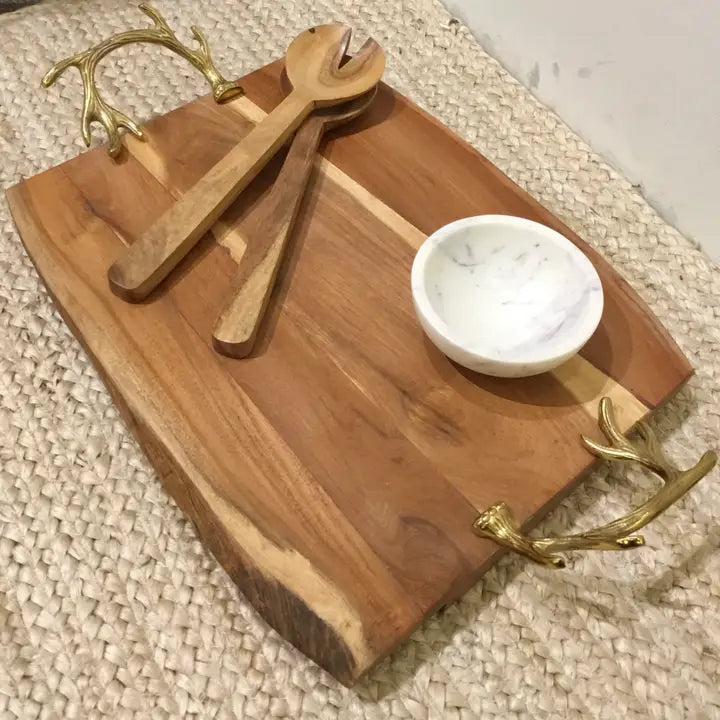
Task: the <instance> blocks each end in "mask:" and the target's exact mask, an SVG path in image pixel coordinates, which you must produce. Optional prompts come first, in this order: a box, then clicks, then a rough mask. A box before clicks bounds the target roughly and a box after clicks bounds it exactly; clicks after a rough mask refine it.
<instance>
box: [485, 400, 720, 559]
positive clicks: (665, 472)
mask: <svg viewBox="0 0 720 720" xmlns="http://www.w3.org/2000/svg"><path fill="white" fill-rule="evenodd" d="M598 424H599V426H600V429H601V430H602V431H603V433H604V434H605V436H606V437H607V438H608V441H609V442H610V446H605V445H600V444H599V443H597V442H595V441H593V440H590V439H589V438H586V437H584V436H583V438H582V439H583V442H584V443H585V446H586V447H587V448H588V449H589V450H590V451H591V452H592V453H594V454H595V455H597V456H598V457H602V458H604V459H606V460H625V461H630V462H637V463H639V464H640V465H642V466H643V467H645V468H647V469H649V470H651V471H652V472H653V473H655V474H656V475H658V476H659V477H660V478H662V480H663V481H664V485H663V487H662V488H660V490H659V491H658V492H657V493H656V494H655V495H654V496H653V497H651V498H650V499H649V500H647V501H646V502H644V503H643V504H642V505H640V506H639V507H636V508H635V509H634V510H631V511H630V512H629V513H628V514H627V515H625V516H624V517H621V518H618V519H617V520H613V521H612V522H609V523H607V524H605V525H603V526H601V527H599V528H595V529H594V530H589V531H587V532H584V533H578V534H577V535H569V536H567V537H548V538H534V537H530V536H528V535H525V534H524V533H523V532H522V530H521V529H520V526H519V525H518V523H517V521H516V520H515V518H514V516H513V514H512V510H511V509H510V508H509V507H508V506H507V504H506V503H504V502H499V503H495V504H494V505H492V506H490V507H489V508H487V509H486V510H485V511H484V512H483V513H481V515H480V516H479V517H478V518H477V520H475V523H474V524H473V530H474V531H475V532H476V533H477V534H478V535H480V536H481V537H485V538H489V539H491V540H494V541H495V542H496V543H498V544H500V545H504V546H505V547H508V548H510V549H511V550H514V551H515V552H517V553H519V554H520V555H524V556H525V557H527V558H530V559H531V560H534V561H535V562H538V563H541V564H545V565H552V566H554V567H563V566H564V564H565V563H564V560H563V559H562V558H561V557H559V556H558V555H554V554H553V553H557V552H565V551H567V550H627V549H629V548H633V547H640V546H641V545H643V544H644V543H645V540H644V539H643V537H642V536H640V535H632V533H635V532H637V531H638V530H639V529H640V528H643V527H645V525H647V524H648V523H649V522H651V521H652V520H654V519H655V518H656V517H657V516H658V515H660V514H661V513H663V512H665V510H667V509H668V507H670V505H672V504H673V503H674V502H676V501H677V500H679V499H680V498H681V497H682V496H683V495H684V494H685V493H686V492H688V491H689V490H690V488H692V487H693V486H694V485H695V484H696V483H698V482H699V481H700V480H702V478H703V477H705V475H707V474H708V473H709V472H710V471H711V470H712V469H713V467H715V464H716V462H717V456H716V454H715V453H714V452H712V451H708V452H706V453H705V454H704V455H703V456H702V457H701V458H700V460H698V462H697V463H695V465H693V466H692V467H691V468H689V469H687V470H679V469H678V468H676V467H675V465H673V464H672V463H671V462H670V461H669V460H667V459H666V458H665V456H664V454H663V453H662V450H661V448H660V443H659V442H658V441H657V438H656V437H655V435H654V433H653V432H652V430H651V429H650V428H649V427H648V426H647V425H644V424H642V423H639V424H638V425H637V430H638V434H639V435H640V437H639V438H637V439H635V440H629V439H628V438H626V437H625V436H624V435H623V434H622V432H621V431H620V428H619V427H618V425H617V424H616V422H615V415H614V413H613V407H612V401H611V400H610V398H607V397H606V398H603V399H602V400H601V401H600V417H599V420H598Z"/></svg>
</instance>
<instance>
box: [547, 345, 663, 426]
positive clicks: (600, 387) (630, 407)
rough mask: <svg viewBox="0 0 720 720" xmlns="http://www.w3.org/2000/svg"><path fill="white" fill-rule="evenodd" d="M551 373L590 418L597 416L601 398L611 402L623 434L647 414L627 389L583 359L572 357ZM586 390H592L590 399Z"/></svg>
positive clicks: (644, 408)
mask: <svg viewBox="0 0 720 720" xmlns="http://www.w3.org/2000/svg"><path fill="white" fill-rule="evenodd" d="M550 372H551V374H552V375H553V376H554V377H555V378H556V379H557V380H558V381H559V382H560V383H562V385H563V387H564V388H565V389H566V390H567V391H568V392H569V393H570V394H571V395H572V396H573V397H574V398H576V399H577V400H578V403H579V404H580V405H582V406H583V407H584V408H585V410H586V411H587V412H588V413H589V414H590V415H591V416H592V417H595V418H596V417H597V416H598V409H599V405H600V398H602V397H609V398H611V399H612V401H613V404H614V406H615V409H616V410H617V413H616V415H617V422H618V425H619V426H620V428H621V430H622V431H623V432H627V431H628V430H629V429H630V428H631V427H632V426H633V425H634V424H635V423H636V422H637V421H638V420H641V419H642V418H643V417H645V415H647V414H648V413H649V412H650V408H648V407H646V406H645V405H644V404H643V403H642V402H640V400H638V398H636V397H635V396H634V395H633V394H632V393H631V392H630V391H629V390H628V389H627V388H625V387H624V386H623V385H621V384H620V383H618V382H616V381H615V380H613V379H612V378H610V377H608V376H607V375H605V373H603V372H601V371H600V370H598V369H597V368H596V367H595V366H594V365H593V364H592V363H590V362H588V361H587V360H586V359H585V358H584V357H583V356H582V355H575V357H573V358H571V359H570V360H568V361H567V362H565V363H563V364H562V365H561V366H560V367H558V368H555V370H551V371H550ZM588 388H593V391H592V394H591V395H590V396H589V397H588Z"/></svg>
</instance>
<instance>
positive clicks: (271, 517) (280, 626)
mask: <svg viewBox="0 0 720 720" xmlns="http://www.w3.org/2000/svg"><path fill="white" fill-rule="evenodd" d="M281 68H282V66H281V64H280V63H275V64H273V65H270V66H268V67H266V68H263V69H261V70H258V71H257V72H254V73H252V74H251V75H249V76H247V77H246V78H245V79H244V82H243V85H244V87H245V89H246V91H247V96H246V97H243V98H240V99H238V100H236V101H233V102H232V103H231V104H229V105H225V106H218V105H215V104H214V103H213V102H212V100H210V99H208V98H203V99H200V100H198V101H196V102H192V103H190V104H188V105H185V106H183V107H181V108H178V109H177V110H175V111H173V112H171V113H169V114H168V115H165V116H163V117H158V118H156V119H154V120H153V121H152V122H151V123H150V124H149V125H148V127H147V141H146V142H141V141H138V140H136V139H134V138H128V139H127V141H126V142H127V152H125V153H124V156H123V157H122V158H121V160H120V161H119V162H117V163H116V162H114V161H112V160H111V159H110V158H109V157H108V156H107V154H106V153H105V150H104V149H102V148H101V149H97V150H93V151H91V152H89V153H87V154H84V155H82V156H80V157H77V158H75V159H73V160H71V161H70V162H67V163H65V164H63V165H61V166H59V167H56V168H53V169H51V170H49V171H47V172H44V173H41V174H40V175H37V176H35V177H32V178H30V179H29V180H27V181H25V182H23V183H21V184H20V185H17V186H16V187H14V188H12V189H11V190H9V191H8V199H9V202H10V206H11V209H12V213H13V217H14V219H15V222H16V224H17V227H18V229H19V231H20V234H21V236H22V239H23V242H24V243H25V246H26V248H27V251H28V253H29V255H30V257H31V258H32V259H33V261H34V262H35V265H36V266H37V269H38V271H39V273H40V274H41V276H42V277H43V279H44V281H45V283H46V285H47V287H48V290H49V291H50V293H51V294H52V296H53V298H54V300H55V303H56V304H57V306H58V308H59V310H60V311H61V312H62V313H63V316H64V317H65V319H66V321H67V322H68V324H69V325H70V326H71V327H72V329H73V331H74V333H75V335H76V336H77V337H78V339H79V340H80V341H81V342H82V343H83V345H84V346H85V348H86V349H87V351H88V353H89V355H90V356H91V357H92V359H93V361H94V363H95V365H96V367H97V369H98V371H99V372H100V374H101V375H102V376H103V378H104V379H105V382H106V384H107V386H108V388H109V390H110V392H111V393H112V394H113V396H114V398H115V400H116V402H117V404H118V406H119V407H120V408H121V410H122V411H123V412H124V416H125V418H126V420H127V422H128V425H129V426H130V427H131V428H132V429H133V431H134V432H135V434H136V436H137V438H138V440H139V442H140V443H141V444H142V446H143V448H144V449H145V451H146V453H147V455H148V457H149V458H150V460H151V461H152V463H153V464H154V466H155V468H156V469H157V472H158V474H159V475H160V477H161V479H162V480H163V482H164V483H165V485H166V487H167V489H168V491H169V492H170V493H171V494H172V495H173V497H174V498H175V500H176V501H177V502H178V504H179V505H180V507H181V508H182V509H183V510H184V511H185V512H186V513H187V515H188V516H189V517H190V518H191V519H192V521H193V522H194V523H195V525H196V526H197V529H198V532H199V534H200V536H201V537H202V539H203V540H204V542H205V543H206V544H207V547H208V548H209V549H210V550H211V551H212V552H213V553H214V554H215V556H216V557H217V558H218V560H219V561H220V562H221V563H222V565H223V566H224V567H225V568H226V570H227V571H228V573H229V574H230V575H231V577H232V578H233V579H234V581H235V582H236V583H237V584H238V586H239V587H240V588H241V590H242V591H243V592H244V593H245V595H246V596H247V597H248V599H249V600H250V601H251V602H252V603H253V604H254V605H255V607H256V608H257V609H258V611H259V612H260V613H261V614H262V615H263V616H264V617H265V618H266V619H267V621H268V622H269V623H270V624H271V625H272V626H273V627H275V628H276V629H277V630H278V631H279V632H280V633H281V634H282V635H284V636H285V637H286V638H287V639H288V640H289V641H290V642H292V643H293V644H294V645H296V646H297V647H298V648H300V649H301V650H302V651H303V652H304V653H306V654H307V655H309V656H310V657H311V658H313V659H314V660H315V661H317V662H318V663H319V664H320V665H321V666H323V667H324V668H326V669H327V670H329V671H330V672H331V673H332V674H333V675H334V676H335V677H337V678H338V679H339V680H341V681H342V682H344V683H352V682H354V681H355V680H357V679H358V677H360V676H361V675H362V674H363V673H364V672H365V671H367V670H368V668H370V667H371V666H372V665H373V664H374V663H375V662H376V661H377V660H378V659H379V658H381V657H383V656H384V655H385V654H386V653H388V652H389V651H390V650H392V648H393V647H394V646H396V645H397V644H398V643H399V642H400V641H401V640H402V639H403V638H405V637H406V636H407V635H408V634H409V633H410V632H411V631H412V629H413V628H414V627H415V626H416V625H417V624H418V623H419V622H420V621H421V620H422V618H423V617H424V616H425V615H427V614H428V613H430V612H432V611H433V610H434V609H435V608H437V607H439V606H441V605H443V604H445V603H448V602H450V601H452V600H453V599H455V598H457V597H458V596H459V595H461V594H462V593H463V592H464V591H465V590H466V589H467V588H468V587H469V586H471V585H472V584H473V583H475V582H476V581H477V580H478V578H479V577H480V576H481V575H482V574H483V573H484V572H485V571H486V570H487V569H488V568H489V567H490V566H491V565H492V564H493V562H495V560H496V559H497V558H498V557H499V555H500V554H501V551H500V550H499V549H498V547H497V546H496V545H494V544H493V543H491V542H489V541H487V540H482V539H480V538H478V537H477V536H476V535H475V534H473V532H472V523H473V521H474V520H475V518H476V516H477V515H478V513H479V511H481V510H483V509H484V508H486V507H487V506H488V505H490V504H492V503H493V502H496V501H498V500H506V501H507V502H508V503H509V504H510V505H511V506H512V508H513V509H514V511H515V514H516V516H517V517H518V518H519V519H520V520H521V521H522V522H525V524H526V527H531V526H532V523H534V522H536V521H537V520H538V519H539V518H540V517H542V516H543V515H544V514H545V513H547V512H548V511H549V510H550V509H551V508H552V507H553V506H554V505H555V504H556V503H557V502H558V501H559V500H560V499H561V498H562V497H563V496H564V495H565V494H566V493H567V492H568V491H569V490H570V489H571V488H572V487H573V485H574V484H575V483H576V482H577V481H578V479H579V478H580V477H581V475H582V474H583V473H584V472H585V471H587V470H588V468H589V467H590V466H591V465H592V464H593V462H594V458H593V456H592V455H590V454H589V453H588V451H587V450H586V449H584V447H583V446H582V445H581V443H580V440H579V437H580V434H581V433H585V434H587V435H589V436H590V437H593V438H596V439H598V440H601V439H602V437H601V436H600V433H599V431H598V429H597V425H596V422H597V404H598V399H599V398H600V397H601V396H603V395H609V396H611V397H612V398H613V400H614V403H615V406H616V408H617V410H618V414H619V420H620V422H621V424H622V426H623V428H624V429H627V428H629V427H630V425H631V424H632V423H634V422H635V421H637V420H638V419H640V418H641V417H643V416H645V415H646V414H647V413H648V412H650V411H652V410H653V409H654V408H655V407H657V406H658V405H659V404H660V403H662V402H663V401H664V400H665V399H666V398H668V396H670V395H671V394H672V393H673V392H674V391H675V390H676V389H677V388H678V387H679V386H680V385H681V384H682V383H683V382H684V381H685V380H687V378H688V377H689V375H690V374H691V367H690V365H689V364H688V362H687V360H686V359H685V357H683V355H682V354H681V352H680V351H679V350H678V348H677V347H676V345H675V344H674V343H673V341H672V340H671V339H670V338H669V337H668V335H667V333H666V332H665V330H664V329H663V328H662V327H661V325H660V324H659V322H658V321H657V320H656V319H655V318H654V317H653V316H652V315H651V313H650V312H649V310H648V309H647V307H646V306H645V305H644V303H643V302H642V301H641V300H640V299H639V298H638V296H637V295H636V294H635V293H634V292H633V291H632V290H631V289H630V287H629V286H628V285H627V283H626V282H625V281H624V280H622V279H621V278H620V277H619V276H618V274H617V273H616V272H614V271H613V269H612V268H611V267H610V266H609V265H608V264H607V263H606V262H605V261H604V260H603V259H602V258H601V257H600V256H599V255H598V254H597V253H596V252H594V251H593V250H592V249H591V248H590V247H588V246H587V245H586V244H585V243H584V242H583V241H582V240H581V239H580V238H578V237H577V236H576V235H575V234H574V233H572V232H571V231H570V230H569V229H568V228H567V227H566V226H565V225H564V224H563V223H561V222H560V221H559V220H557V219H556V218H555V217H553V216H552V215H551V214H550V213H549V212H548V211H547V210H545V209H544V208H543V207H541V206H540V205H539V204H538V203H537V202H536V201H535V200H533V199H532V198H531V197H529V196H528V195H527V194H526V193H525V192H523V191H522V190H521V189H520V188H518V187H517V186H516V185H514V184H513V183H512V182H511V181H510V180H509V179H508V178H507V177H505V176H504V175H503V174H502V173H501V172H500V171H499V170H498V169H497V168H495V167H494V166H493V165H492V164H491V163H490V162H488V160H486V159H485V158H484V157H483V156H482V155H480V154H479V153H477V152H476V151H475V150H474V149H473V148H472V147H470V146H469V145H468V144H466V143H465V142H463V141H462V140H460V139H459V138H457V137H456V136H455V135H453V134H452V133H451V132H450V131H448V130H447V129H446V128H445V127H443V126H442V125H441V124H440V123H439V122H437V121H436V120H434V119H433V118H432V117H430V116H429V115H427V114H426V113H425V112H423V111H422V110H420V109H419V108H418V107H416V106H415V105H413V104H412V103H411V102H409V101H408V100H407V99H405V98H404V97H402V96H401V95H399V94H397V93H396V92H394V91H393V90H392V89H390V88H389V87H387V86H383V87H382V88H381V89H380V91H379V94H378V97H377V99H376V101H375V103H374V105H373V106H372V108H371V110H370V111H369V112H368V113H367V115H366V116H364V117H363V118H362V119H360V120H359V121H358V122H356V123H355V124H354V125H353V126H351V127H350V126H349V127H348V129H347V132H346V133H345V134H344V135H342V136H339V137H337V138H336V139H332V140H330V141H329V142H327V143H326V144H325V145H324V147H323V155H324V158H325V159H323V160H319V161H318V165H317V168H316V171H315V174H314V177H313V179H312V180H311V188H310V190H309V193H308V196H307V197H306V198H305V201H304V203H303V206H302V209H301V211H300V216H299V221H298V224H297V227H296V230H295V232H294V241H293V245H292V247H291V248H290V249H289V256H288V258H287V261H286V262H285V264H284V266H283V269H282V271H281V273H280V277H279V283H278V287H277V288H276V292H275V294H274V296H273V301H272V304H271V307H270V309H269V313H268V315H267V316H266V318H265V321H264V324H263V329H262V330H261V336H260V338H259V340H258V343H257V346H256V350H255V352H254V354H253V356H252V357H250V358H249V359H246V360H230V359H228V358H225V357H221V356H220V355H217V354H216V353H215V352H214V351H213V350H212V346H211V334H212V328H213V324H214V321H215V318H216V315H217V313H218V312H219V310H220V308H221V307H222V306H223V304H224V302H225V300H226V298H227V297H228V294H229V292H230V289H231V286H232V283H233V278H234V275H235V272H236V258H239V257H240V256H241V255H242V252H243V249H244V247H245V238H244V237H243V235H242V233H240V232H231V233H228V232H227V228H226V229H225V230H222V229H220V230H218V231H217V233H215V235H216V237H215V238H212V237H208V238H206V240H205V241H204V242H202V243H201V244H200V246H199V247H198V248H197V250H196V251H195V252H194V253H192V254H191V256H190V257H188V258H187V259H186V261H185V262H184V263H183V264H182V265H181V266H180V267H179V269H178V270H177V271H176V272H174V273H173V274H172V276H171V278H170V279H169V281H168V282H166V283H165V285H164V286H163V287H162V288H161V289H160V290H159V291H158V292H156V293H155V295H154V296H153V297H151V298H150V299H149V300H148V301H147V302H145V303H143V304H140V305H130V304H127V303H125V302H123V301H122V300H119V299H118V298H116V297H115V296H114V295H113V294H112V293H111V292H110V290H109V289H108V283H107V279H106V270H107V268H108V267H109V265H110V264H111V262H112V261H113V260H114V259H115V257H116V256H117V255H118V253H119V251H120V250H121V248H122V246H123V244H127V243H132V242H133V240H134V239H136V238H137V237H138V235H139V234H140V233H142V231H143V230H144V229H145V228H147V227H148V226H149V225H150V224H151V223H152V222H153V220H155V218H157V217H158V216H159V215H160V214H161V213H162V212H163V211H164V210H165V209H166V208H167V207H168V206H169V205H170V204H171V203H172V202H173V199H174V198H177V197H179V196H180V195H181V194H182V193H183V192H184V191H185V190H186V189H187V188H188V187H190V186H191V185H192V184H193V183H194V182H195V181H196V179H197V178H198V177H199V176H200V175H201V174H202V173H204V172H205V171H206V170H207V169H208V168H210V167H211V166H212V165H213V164H214V163H215V162H216V161H217V160H218V159H219V158H220V157H221V156H222V155H223V154H224V153H225V152H226V151H227V150H228V149H229V148H230V147H231V146H232V145H233V143H235V142H237V140H238V139H239V138H240V137H241V136H242V135H243V134H244V133H246V132H247V131H248V129H249V128H250V127H251V124H252V121H253V120H255V121H257V119H259V118H261V117H262V116H263V114H264V112H267V111H268V110H269V109H271V108H272V107H273V106H274V105H275V104H276V103H277V102H278V101H279V100H280V98H281V91H280V82H279V76H280V72H281ZM278 162H279V159H278ZM278 162H274V163H273V164H272V165H271V166H270V167H269V168H268V169H267V170H266V171H265V172H264V173H263V174H262V175H261V176H260V177H259V178H258V179H257V180H256V181H255V182H254V183H253V184H252V185H251V187H250V188H249V189H248V191H247V192H246V193H245V195H244V196H243V197H241V198H240V200H239V201H238V202H237V203H236V205H235V206H234V207H233V208H232V209H231V210H230V211H229V213H228V216H226V220H227V218H240V217H242V218H243V223H245V224H247V223H252V215H253V203H254V202H255V200H256V199H257V197H258V196H259V194H260V193H262V192H263V191H264V190H265V189H266V188H267V187H268V185H269V183H271V182H272V178H273V175H274V173H276V172H277V169H278V167H279V165H278ZM481 213H508V214H513V215H519V216H523V217H527V218H531V219H533V220H538V221H540V222H543V223H545V224H547V225H549V226H551V227H553V228H555V229H556V230H559V231H560V232H561V233H563V234H564V235H566V236H567V237H568V238H570V239H571V240H572V241H573V242H574V243H576V244H577V245H578V246H579V247H580V248H581V249H582V250H583V251H584V252H585V253H586V254H587V255H588V256H589V257H590V259H591V260H592V262H593V263H594V265H595V267H596V268H597V270H598V272H599V274H600V277H601V279H602V283H603V287H604V291H605V302H606V304H605V312H604V315H603V319H602V322H601V324H600V327H599V329H598V330H597V332H596V333H595V335H594V337H593V338H592V340H591V341H590V342H589V343H588V345H587V346H586V347H585V348H584V349H583V350H582V352H581V353H580V355H579V356H578V357H576V358H575V359H574V360H572V361H570V362H568V363H567V364H566V365H564V366H563V367H561V368H560V369H558V370H557V371H555V372H552V373H547V374H545V375H542V376H539V377H535V378H527V379H520V380H518V379H515V380H501V379H492V378H489V377H484V376H482V375H477V374H474V373H472V372H469V371H466V370H463V369H462V368H460V367H458V366H456V365H454V364H453V363H452V362H450V361H449V360H448V359H447V358H446V357H444V356H443V355H442V354H441V353H440V352H438V351H437V350H436V349H435V348H434V347H433V346H432V345H431V344H430V343H429V342H428V341H427V340H426V339H425V337H424V335H423V333H422V331H421V330H420V327H419V325H418V323H417V322H416V320H415V316H414V312H413V308H412V302H411V296H410V281H409V277H410V265H411V262H412V259H413V256H414V253H415V250H416V248H417V247H418V246H419V244H420V243H421V242H422V240H423V239H424V237H426V235H427V234H429V233H431V232H432V231H434V230H435V229H436V228H437V227H439V226H440V225H442V224H444V223H448V222H450V221H452V220H455V219H457V218H459V217H463V216H468V215H476V214H481Z"/></svg>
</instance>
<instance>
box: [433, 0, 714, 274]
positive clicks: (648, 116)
mask: <svg viewBox="0 0 720 720" xmlns="http://www.w3.org/2000/svg"><path fill="white" fill-rule="evenodd" d="M445 4H446V5H447V7H448V8H449V10H450V11H451V12H453V13H454V14H455V15H456V16H457V17H459V18H461V19H462V20H463V21H465V23H467V24H468V26H469V27H470V28H471V30H472V31H473V32H474V33H475V35H476V36H477V38H478V40H479V41H480V43H481V44H482V46H483V47H484V49H485V50H486V51H487V52H488V53H489V54H491V55H493V56H494V57H495V58H497V60H499V61H500V62H501V63H502V64H503V65H504V66H505V67H506V68H507V69H508V70H509V71H510V72H511V73H512V74H513V75H514V76H515V77H516V78H518V79H519V80H520V81H521V82H523V83H524V84H525V85H526V86H527V87H529V88H530V89H531V90H532V91H533V92H534V93H535V94H536V95H537V97H538V98H539V99H540V100H541V101H542V102H544V103H545V104H547V105H549V106H550V107H552V108H554V109H555V111H556V112H557V114H558V115H559V116H560V117H561V118H562V119H563V120H564V121H565V122H566V123H567V124H568V125H570V126H571V127H572V128H573V129H574V130H575V131H576V132H577V133H578V134H580V135H581V136H582V137H583V138H584V139H585V140H586V141H587V142H588V143H589V144H590V145H591V146H592V147H593V148H594V149H595V150H596V151H597V152H599V153H600V154H601V155H603V156H604V157H605V158H606V159H607V160H608V161H609V162H610V163H611V164H612V165H614V166H615V167H617V168H619V169H620V170H621V171H622V172H623V174H624V175H625V176H626V177H627V178H628V179H629V180H631V181H632V182H633V183H635V184H638V183H639V184H641V187H642V192H643V193H644V195H645V197H646V198H647V199H648V201H649V202H650V203H651V204H652V205H653V206H654V207H655V208H657V210H658V211H659V212H660V214H661V215H663V217H665V219H666V220H667V221H668V222H670V223H672V224H673V225H675V226H676V227H678V228H679V229H680V230H681V231H683V232H684V233H685V234H687V235H689V236H690V237H694V238H695V239H696V240H698V241H699V242H700V244H701V245H702V246H703V247H704V248H705V250H706V251H707V252H708V253H709V254H710V255H711V256H712V257H713V258H714V259H715V260H720V3H719V2H718V1H717V0H603V2H595V1H592V0H445Z"/></svg>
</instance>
